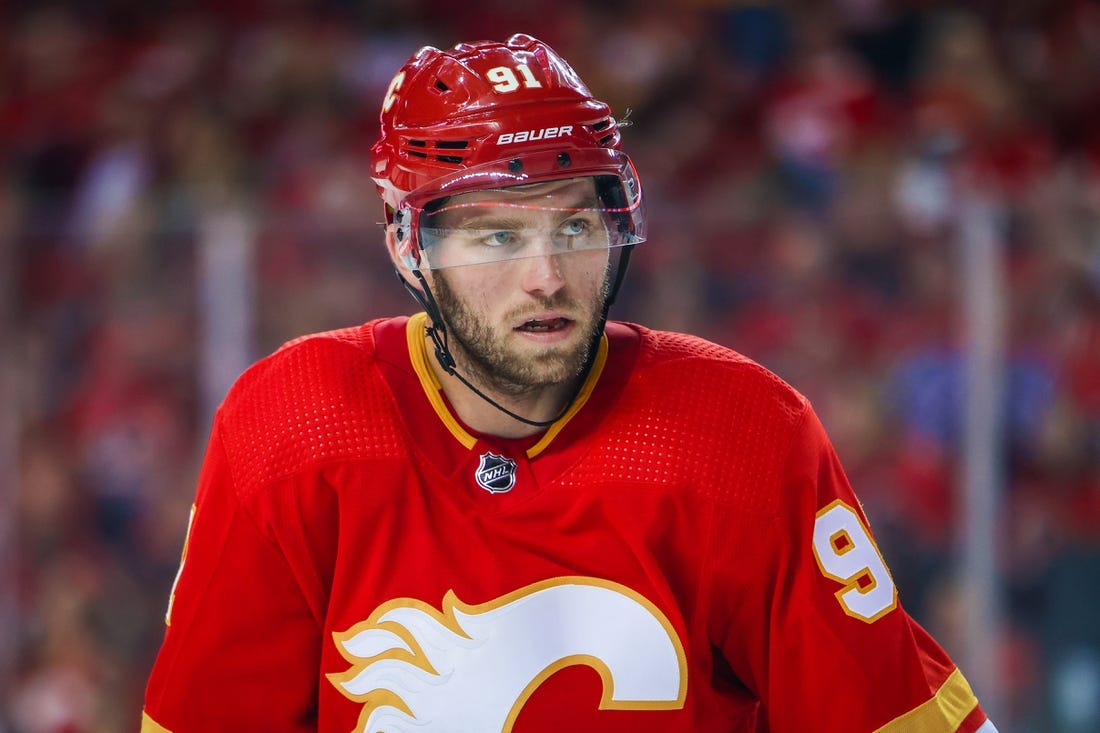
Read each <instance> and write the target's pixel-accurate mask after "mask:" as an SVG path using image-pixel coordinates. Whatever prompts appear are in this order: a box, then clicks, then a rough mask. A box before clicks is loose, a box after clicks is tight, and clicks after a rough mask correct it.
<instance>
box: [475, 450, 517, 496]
mask: <svg viewBox="0 0 1100 733" xmlns="http://www.w3.org/2000/svg"><path fill="white" fill-rule="evenodd" d="M474 478H475V479H477V485H478V486H480V487H481V488H483V489H485V490H486V491H488V492H489V493H492V494H503V493H505V492H507V491H511V490H512V487H513V486H515V485H516V462H515V461H513V460H512V459H511V458H505V457H504V456H499V455H497V454H496V453H482V454H481V465H480V466H478V467H477V472H476V473H475V474H474Z"/></svg>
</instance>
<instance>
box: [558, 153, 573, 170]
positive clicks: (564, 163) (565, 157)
mask: <svg viewBox="0 0 1100 733" xmlns="http://www.w3.org/2000/svg"><path fill="white" fill-rule="evenodd" d="M572 164H573V159H572V158H570V157H569V153H558V165H559V166H560V167H562V168H568V167H569V166H570V165H572Z"/></svg>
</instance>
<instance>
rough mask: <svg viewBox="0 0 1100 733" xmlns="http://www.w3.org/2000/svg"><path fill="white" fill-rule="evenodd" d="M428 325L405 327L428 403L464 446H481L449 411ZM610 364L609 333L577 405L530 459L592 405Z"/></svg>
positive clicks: (416, 321) (417, 319) (420, 317)
mask: <svg viewBox="0 0 1100 733" xmlns="http://www.w3.org/2000/svg"><path fill="white" fill-rule="evenodd" d="M427 322H428V315H427V314H426V313H417V314H415V315H413V316H412V317H410V318H409V322H408V324H407V325H406V326H405V338H406V339H407V340H408V344H409V359H410V360H411V361H412V367H413V370H414V371H415V372H416V376H417V377H418V378H419V379H420V386H421V388H423V390H424V394H425V395H426V396H427V398H428V401H429V402H431V403H432V408H433V409H434V410H435V414H436V415H438V416H439V419H440V420H442V421H443V424H444V425H446V426H447V430H449V431H450V432H451V435H453V436H454V437H455V439H456V440H458V442H459V443H461V444H462V445H463V447H465V448H466V449H467V450H470V449H471V448H473V447H474V445H475V444H476V443H477V438H476V437H475V436H473V435H471V434H470V433H469V432H468V431H467V430H466V429H465V428H463V427H462V424H461V423H460V422H459V421H458V419H457V418H456V417H455V416H454V415H453V414H451V411H450V410H449V409H448V408H447V403H446V401H445V400H444V399H443V385H442V384H440V382H439V379H437V378H436V376H435V372H434V371H433V370H432V367H431V364H430V363H429V361H428V345H427V343H426V342H425V339H424V328H425V326H426V325H427ZM606 364H607V334H604V335H602V336H601V337H600V345H599V347H598V348H597V350H596V359H595V361H594V362H593V364H592V369H591V370H589V372H588V377H587V378H586V379H585V380H584V384H583V385H582V386H581V390H580V392H578V393H577V397H576V399H574V400H573V404H572V405H570V406H569V410H568V411H567V412H566V413H565V414H564V415H562V416H561V418H559V419H558V420H556V421H554V424H553V425H551V426H550V427H549V428H547V430H546V432H545V433H544V434H543V436H542V437H541V438H539V440H538V442H537V443H535V444H534V445H533V446H531V447H530V448H528V449H527V457H528V458H534V457H535V456H537V455H538V454H539V453H541V452H542V451H544V450H545V449H546V447H547V446H548V445H550V442H551V441H552V440H553V439H554V438H555V437H556V436H557V434H558V433H560V432H561V431H562V428H564V427H565V425H566V423H568V422H569V421H570V420H571V419H572V418H573V416H574V415H576V414H577V413H578V412H580V409H581V408H582V407H584V405H585V403H586V402H588V398H589V397H591V396H592V392H593V391H594V390H595V388H596V383H597V382H599V381H600V375H601V374H602V373H603V368H604V365H606Z"/></svg>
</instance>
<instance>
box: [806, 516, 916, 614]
mask: <svg viewBox="0 0 1100 733" xmlns="http://www.w3.org/2000/svg"><path fill="white" fill-rule="evenodd" d="M813 547H814V558H815V559H816V560H817V565H818V568H819V569H820V570H821V573H822V574H823V575H824V576H825V577H827V578H831V579H832V580H835V581H837V582H838V583H841V584H842V585H843V586H844V587H843V588H841V589H840V590H838V591H837V592H836V599H837V601H839V602H840V605H841V607H842V608H843V609H844V612H845V613H847V614H848V615H849V616H852V617H853V618H858V619H860V620H861V621H865V622H867V623H871V622H873V621H877V620H878V619H879V618H881V617H882V616H884V615H886V614H887V613H889V612H890V611H891V610H893V608H894V607H895V606H896V605H897V591H896V589H895V587H894V581H893V579H892V578H891V577H890V571H889V570H887V569H886V563H885V562H884V561H883V559H882V555H880V554H879V551H878V547H877V546H876V545H875V541H874V540H873V539H871V534H870V532H868V531H867V528H866V527H865V526H864V525H863V521H862V520H861V519H860V518H859V515H858V514H856V512H855V510H854V509H852V508H851V507H850V506H848V505H847V504H844V503H843V502H841V501H840V500H837V501H834V502H833V503H832V504H830V505H829V506H827V507H825V508H824V509H822V510H821V511H820V512H818V514H817V519H816V520H815V522H814V541H813Z"/></svg>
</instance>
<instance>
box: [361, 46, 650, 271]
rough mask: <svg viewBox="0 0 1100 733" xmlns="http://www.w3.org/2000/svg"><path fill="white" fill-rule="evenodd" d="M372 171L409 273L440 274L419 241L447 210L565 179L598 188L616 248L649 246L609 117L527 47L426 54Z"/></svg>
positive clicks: (391, 92)
mask: <svg viewBox="0 0 1100 733" xmlns="http://www.w3.org/2000/svg"><path fill="white" fill-rule="evenodd" d="M370 165H371V176H372V178H373V179H374V181H375V183H376V184H377V185H378V189H379V193H380V194H381V196H382V199H383V201H384V202H385V205H386V219H387V222H388V223H395V224H396V225H397V239H398V249H399V252H400V253H401V255H402V256H403V257H404V258H405V260H406V262H407V263H408V264H409V265H410V266H411V267H420V266H427V267H429V268H430V267H437V266H441V265H438V264H433V263H432V262H431V258H424V257H422V255H424V254H426V253H425V252H424V251H423V250H424V248H425V246H427V245H428V242H426V241H425V240H424V239H423V238H422V237H421V236H420V233H421V227H422V224H421V219H422V217H424V216H425V212H431V211H435V210H438V207H439V202H440V201H441V200H452V199H453V197H455V196H458V195H461V194H463V193H470V192H473V191H483V190H496V189H506V188H509V187H512V186H522V185H528V184H533V183H540V182H545V181H554V180H559V179H566V178H581V177H589V176H591V177H593V178H594V179H595V181H596V188H597V191H598V194H599V200H600V206H599V211H600V212H601V213H602V215H603V216H604V219H605V221H606V222H607V223H608V231H609V233H610V236H609V237H608V238H607V242H608V245H609V246H616V245H619V244H633V243H636V242H640V241H643V240H644V238H645V217H644V212H643V208H642V195H641V185H640V183H639V181H638V177H637V172H636V171H635V170H634V166H633V164H632V163H631V161H630V159H629V158H628V157H627V156H626V155H625V154H624V153H622V152H621V151H620V135H619V128H618V124H617V123H616V121H615V119H614V118H613V117H612V116H611V111H610V108H609V107H608V105H607V104H605V103H604V102H601V101H599V100H597V99H595V98H593V96H592V93H591V92H590V91H589V90H588V88H587V87H586V86H585V85H584V83H583V82H582V81H581V79H580V77H578V76H577V74H576V72H575V71H574V70H573V69H572V68H571V67H570V66H569V65H568V64H567V63H566V62H565V60H564V59H562V58H561V57H560V56H558V54H557V53H555V52H554V50H553V49H551V48H550V47H549V46H547V45H546V44H544V43H542V42H541V41H539V40H537V39H535V38H532V37H531V36H528V35H524V34H517V35H514V36H512V37H511V38H509V39H508V40H507V41H506V42H505V43H496V42H489V41H480V42H476V43H462V44H459V45H457V46H455V47H454V48H452V49H451V50H450V51H440V50H439V49H437V48H433V47H431V46H426V47H424V48H422V49H420V51H418V52H417V53H416V54H415V55H414V56H412V57H411V58H410V59H409V61H408V62H407V63H406V64H405V65H404V66H403V67H402V68H401V69H400V70H399V71H398V72H397V74H396V75H395V76H394V78H393V81H392V82H391V83H390V86H389V89H388V90H387V92H386V96H385V99H384V100H383V103H382V113H381V136H380V138H379V140H378V141H377V142H376V143H375V144H374V146H373V147H372V148H371V162H370ZM423 226H424V228H425V230H426V229H427V225H426V224H425V225H423Z"/></svg>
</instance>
